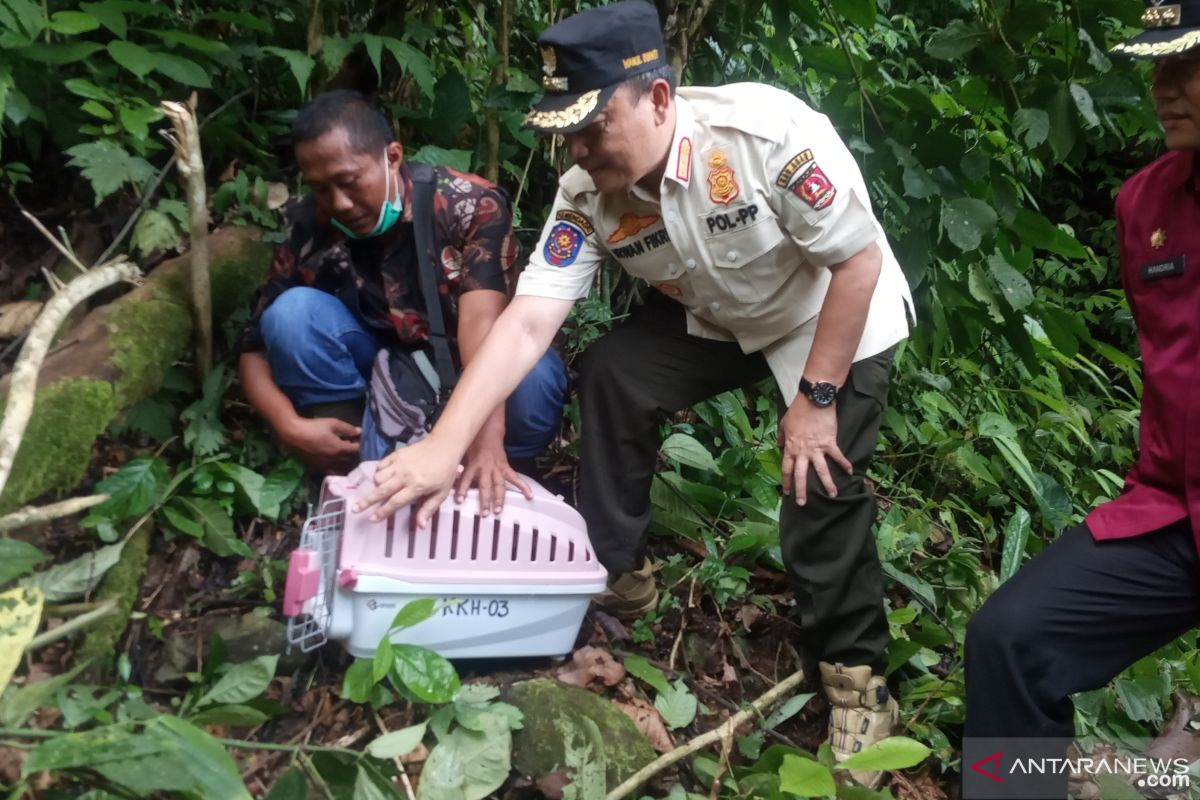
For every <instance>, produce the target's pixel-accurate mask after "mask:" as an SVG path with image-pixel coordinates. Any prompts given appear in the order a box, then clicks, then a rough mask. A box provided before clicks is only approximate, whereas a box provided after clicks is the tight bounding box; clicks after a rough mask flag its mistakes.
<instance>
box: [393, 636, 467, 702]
mask: <svg viewBox="0 0 1200 800" xmlns="http://www.w3.org/2000/svg"><path fill="white" fill-rule="evenodd" d="M392 650H393V652H394V653H395V656H396V660H395V663H394V664H393V666H392V680H393V681H395V682H396V683H397V684H399V685H400V686H403V687H404V688H406V689H407V690H408V691H410V692H412V693H413V695H415V696H416V698H417V699H418V700H421V701H422V702H425V703H449V702H450V701H451V700H453V699H454V695H455V694H457V693H458V687H459V681H458V673H457V672H456V671H455V670H454V666H453V665H452V664H451V663H450V662H449V661H447V660H446V659H445V658H443V657H442V656H440V655H438V654H437V653H435V652H433V651H432V650H426V649H425V648H423V647H417V646H416V645H412V644H393V645H392Z"/></svg>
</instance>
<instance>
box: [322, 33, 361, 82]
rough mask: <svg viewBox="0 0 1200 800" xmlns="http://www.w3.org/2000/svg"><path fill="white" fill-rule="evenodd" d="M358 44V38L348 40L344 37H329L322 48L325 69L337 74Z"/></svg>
mask: <svg viewBox="0 0 1200 800" xmlns="http://www.w3.org/2000/svg"><path fill="white" fill-rule="evenodd" d="M357 44H358V39H356V38H346V37H342V36H327V37H325V43H324V44H323V45H322V47H321V61H322V63H324V64H325V68H326V69H327V70H329V71H330V72H331V73H333V72H337V70H338V68H339V67H340V66H342V62H343V61H345V60H346V56H348V55H350V51H351V50H353V49H354V48H355V47H356V46H357Z"/></svg>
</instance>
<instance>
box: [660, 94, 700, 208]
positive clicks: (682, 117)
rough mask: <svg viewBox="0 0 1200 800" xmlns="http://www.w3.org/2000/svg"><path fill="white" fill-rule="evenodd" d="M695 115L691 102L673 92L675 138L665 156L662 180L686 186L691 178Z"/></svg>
mask: <svg viewBox="0 0 1200 800" xmlns="http://www.w3.org/2000/svg"><path fill="white" fill-rule="evenodd" d="M695 130H696V115H695V113H693V111H692V106H691V104H689V103H688V101H687V100H684V99H683V98H682V97H680V96H679V93H678V92H676V93H675V138H674V139H672V140H671V153H670V155H668V156H667V168H666V171H664V172H663V180H664V181H667V180H672V181H675V182H676V183H678V184H680V185H682V186H687V185H688V184H689V183H690V182H691V180H692V161H693V159H692V153H693V152H694V151H695V149H696V148H695V147H694V144H695Z"/></svg>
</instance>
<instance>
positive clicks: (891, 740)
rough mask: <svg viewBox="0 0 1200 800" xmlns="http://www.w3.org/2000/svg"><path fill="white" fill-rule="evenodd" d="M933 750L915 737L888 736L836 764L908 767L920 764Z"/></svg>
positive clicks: (840, 767)
mask: <svg viewBox="0 0 1200 800" xmlns="http://www.w3.org/2000/svg"><path fill="white" fill-rule="evenodd" d="M931 752H933V751H932V750H930V749H929V748H928V747H926V746H925V745H923V744H921V743H920V742H918V741H917V740H916V739H910V738H908V737H907V736H889V737H888V738H886V739H884V740H882V741H879V742H876V743H875V744H873V745H871V746H870V747H868V748H867V749H865V750H863V751H861V752H859V753H855V754H854V755H852V756H850V757H849V758H847V759H846V760H845V761H843V762H841V763H840V764H838V765H837V769H863V770H871V771H875V770H880V771H882V770H891V769H908V768H909V767H915V766H916V765H917V764H920V763H921V762H922V761H924V760H925V759H926V758H928V757H929V754H930V753H931Z"/></svg>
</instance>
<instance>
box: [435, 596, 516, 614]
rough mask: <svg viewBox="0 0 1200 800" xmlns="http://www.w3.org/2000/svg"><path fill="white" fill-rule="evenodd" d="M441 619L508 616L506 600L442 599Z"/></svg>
mask: <svg viewBox="0 0 1200 800" xmlns="http://www.w3.org/2000/svg"><path fill="white" fill-rule="evenodd" d="M442 616H443V617H495V618H497V619H502V618H504V617H507V616H508V601H507V600H482V599H479V598H474V599H472V598H467V599H465V600H464V599H463V598H461V597H443V598H442Z"/></svg>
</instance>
